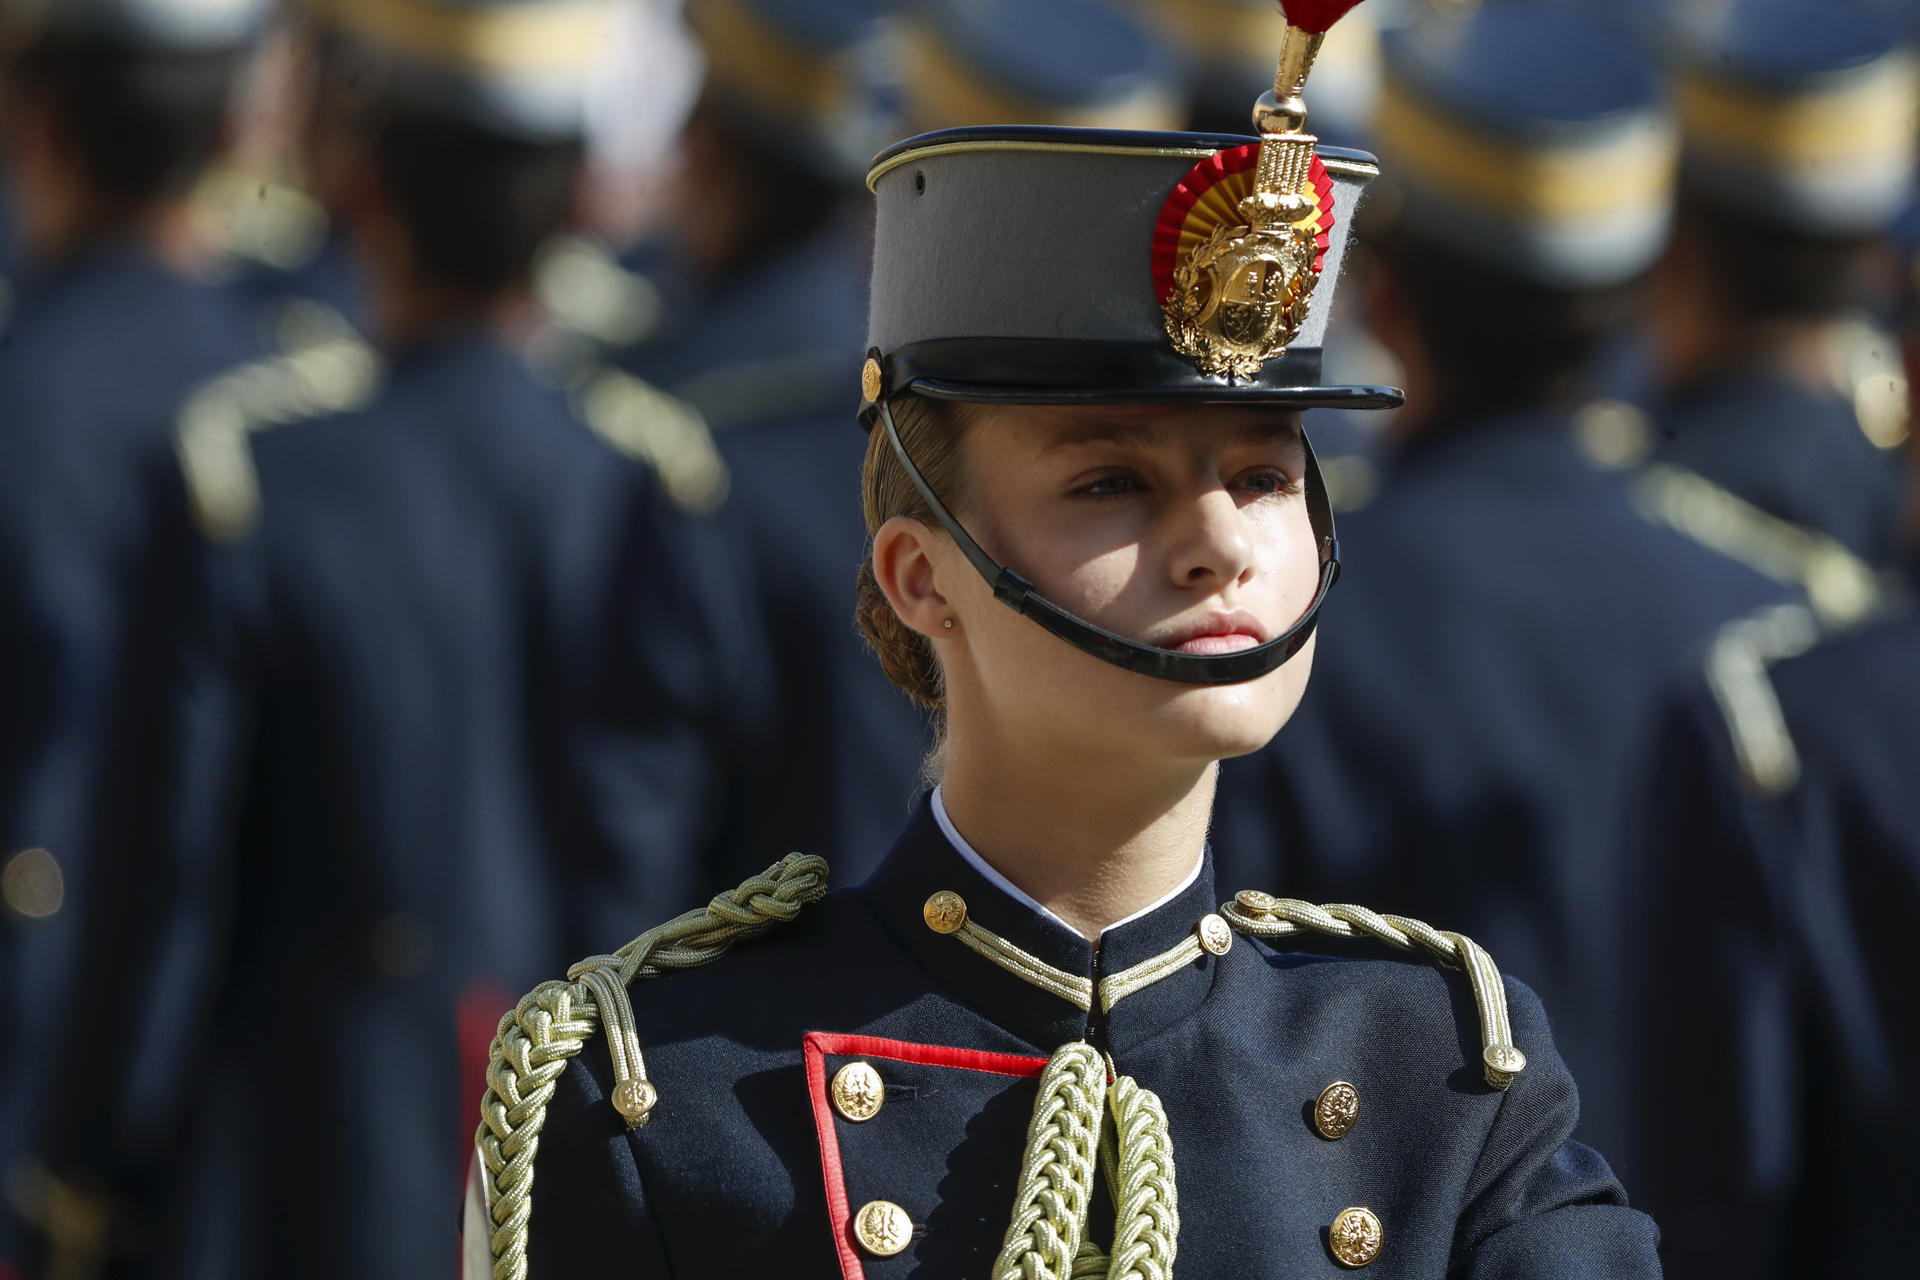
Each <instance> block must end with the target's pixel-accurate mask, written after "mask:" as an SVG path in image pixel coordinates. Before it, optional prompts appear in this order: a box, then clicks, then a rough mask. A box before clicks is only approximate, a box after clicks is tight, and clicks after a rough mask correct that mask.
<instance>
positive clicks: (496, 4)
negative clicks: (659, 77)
mask: <svg viewBox="0 0 1920 1280" xmlns="http://www.w3.org/2000/svg"><path fill="white" fill-rule="evenodd" d="M615 2H616V0H306V4H307V8H308V9H309V11H310V12H312V13H313V14H314V15H315V16H316V17H317V18H318V19H319V20H320V21H321V22H322V23H323V24H324V25H325V26H326V27H327V28H329V29H330V30H332V31H333V32H335V33H336V34H337V35H339V36H340V37H342V39H343V42H344V45H345V47H346V48H347V49H348V50H349V51H350V52H351V53H352V54H354V55H357V57H358V59H359V62H360V67H359V68H358V70H359V72H360V73H361V74H363V75H364V76H365V77H366V79H367V81H368V82H369V83H370V84H371V85H372V86H373V87H374V88H375V89H376V90H377V91H378V92H381V93H384V94H388V95H391V96H393V97H395V98H401V99H405V100H408V101H411V102H415V103H418V104H420V105H423V106H430V107H434V108H438V109H440V110H443V111H446V112H448V113H450V114H453V115H457V116H461V117H463V118H465V119H468V120H470V121H472V122H473V123H475V124H478V125H480V126H482V127H484V128H487V129H491V130H493V131H495V132H498V133H501V134H504V135H506V136H510V137H523V138H527V139H529V140H533V141H545V140H559V139H565V138H572V137H578V136H580V135H581V134H582V133H584V131H585V129H586V125H587V118H588V114H589V110H590V105H591V103H592V102H593V101H594V99H595V97H596V94H597V92H598V90H599V87H600V80H601V78H602V77H604V76H605V75H608V74H610V73H611V72H612V70H613V68H614V66H615V59H614V58H613V56H612V55H613V53H614V51H615V50H616V49H617V48H618V41H617V29H616V27H615V25H614V16H615V15H614V10H613V5H614V3H615Z"/></svg>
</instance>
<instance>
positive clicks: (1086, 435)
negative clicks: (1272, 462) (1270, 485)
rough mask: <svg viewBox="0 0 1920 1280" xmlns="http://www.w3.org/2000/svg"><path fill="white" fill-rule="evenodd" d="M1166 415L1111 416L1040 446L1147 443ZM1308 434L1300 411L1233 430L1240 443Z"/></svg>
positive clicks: (1046, 451)
mask: <svg viewBox="0 0 1920 1280" xmlns="http://www.w3.org/2000/svg"><path fill="white" fill-rule="evenodd" d="M1166 421H1167V420H1166V419H1164V418H1161V419H1153V420H1150V421H1134V422H1129V421H1126V420H1125V419H1109V420H1105V421H1099V422H1088V423H1082V424H1078V425H1075V426H1072V427H1068V428H1065V429H1063V430H1062V431H1061V432H1060V433H1059V434H1058V435H1056V436H1055V437H1054V438H1053V439H1052V440H1049V441H1048V442H1047V443H1046V444H1044V445H1042V446H1041V448H1040V455H1041V456H1042V457H1046V456H1048V455H1050V454H1054V453H1058V452H1060V451H1061V450H1063V449H1071V448H1075V447H1077V446H1080V445H1089V444H1117V445H1134V444H1141V443H1144V442H1146V441H1148V440H1150V439H1151V438H1153V437H1154V436H1156V435H1158V434H1159V433H1160V432H1161V431H1162V430H1163V429H1165V423H1166ZM1305 436H1306V432H1305V430H1304V429H1303V428H1302V427H1301V424H1300V418H1299V415H1298V414H1290V413H1288V414H1275V415H1273V416H1272V417H1261V418H1257V419H1253V420H1250V421H1248V422H1244V423H1241V424H1240V425H1238V426H1236V427H1235V428H1234V430H1233V438H1234V442H1235V443H1236V444H1246V443H1258V444H1266V443H1269V442H1271V441H1274V440H1284V441H1286V442H1292V441H1296V440H1303V439H1304V438H1305Z"/></svg>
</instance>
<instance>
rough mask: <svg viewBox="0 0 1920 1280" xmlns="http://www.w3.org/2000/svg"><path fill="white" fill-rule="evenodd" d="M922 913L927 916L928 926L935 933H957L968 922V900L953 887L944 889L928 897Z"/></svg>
mask: <svg viewBox="0 0 1920 1280" xmlns="http://www.w3.org/2000/svg"><path fill="white" fill-rule="evenodd" d="M921 914H923V915H925V916H926V918H927V928H929V929H931V930H933V931H934V932H935V933H957V932H959V930H960V926H961V925H963V924H965V923H966V922H967V900H966V899H965V898H963V897H961V896H960V895H959V894H957V893H955V892H954V891H953V890H951V889H942V890H941V891H940V892H938V893H936V894H934V895H933V896H932V897H931V898H928V899H927V905H926V906H925V907H924V908H922V910H921Z"/></svg>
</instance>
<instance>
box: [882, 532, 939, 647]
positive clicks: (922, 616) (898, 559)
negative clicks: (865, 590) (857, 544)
mask: <svg viewBox="0 0 1920 1280" xmlns="http://www.w3.org/2000/svg"><path fill="white" fill-rule="evenodd" d="M938 537H939V535H937V534H935V533H934V531H933V530H932V529H930V528H928V527H927V526H926V525H924V524H921V523H920V522H919V521H918V520H910V519H908V518H907V517H906V516H895V517H894V518H893V519H891V520H889V521H887V522H886V523H885V524H883V525H881V526H880V531H879V532H878V533H876V534H874V535H873V577H874V580H875V581H876V582H878V583H879V584H880V591H881V593H882V594H884V595H885V596H886V597H887V603H889V604H891V605H892V606H893V611H894V612H895V613H897V614H899V615H900V620H901V621H902V622H904V623H906V624H907V625H908V626H909V627H912V628H913V629H914V630H915V631H918V632H919V633H920V634H921V635H923V636H926V637H928V638H929V639H944V638H945V637H947V636H949V635H951V634H952V632H950V631H948V630H947V629H946V628H945V627H944V626H943V625H942V624H944V623H945V622H947V621H948V620H949V619H951V618H952V617H953V608H952V606H951V605H950V604H949V603H948V601H947V598H946V596H944V595H942V594H941V593H940V590H939V587H938V586H937V585H936V583H935V581H934V569H935V563H936V562H935V558H934V547H935V542H936V540H937V538H938Z"/></svg>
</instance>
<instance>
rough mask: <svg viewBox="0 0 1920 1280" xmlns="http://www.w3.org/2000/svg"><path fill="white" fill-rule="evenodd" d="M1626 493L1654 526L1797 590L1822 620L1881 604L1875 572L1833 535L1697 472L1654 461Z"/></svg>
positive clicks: (1857, 614)
mask: <svg viewBox="0 0 1920 1280" xmlns="http://www.w3.org/2000/svg"><path fill="white" fill-rule="evenodd" d="M1630 492H1631V493H1632V496H1633V501H1634V505H1635V507H1637V508H1638V509H1639V511H1640V513H1641V514H1642V515H1643V516H1645V517H1646V518H1647V519H1648V520H1651V521H1653V522H1654V523H1655V524H1661V525H1665V526H1667V527H1668V528H1670V529H1673V530H1675V531H1677V532H1679V533H1682V534H1685V535H1686V536H1687V537H1689V538H1691V539H1693V540H1694V541H1695V542H1698V543H1700V544H1701V545H1702V546H1705V547H1708V548H1710V549H1712V550H1714V551H1717V552H1719V553H1720V554H1721V555H1724V556H1726V557H1727V558H1729V559H1731V560H1735V561H1738V562H1739V563H1741V564H1744V565H1746V566H1747V567H1748V568H1751V569H1754V570H1757V571H1758V572H1760V573H1762V574H1765V575H1766V576H1767V577H1769V578H1772V579H1773V580H1774V581H1775V582H1778V583H1781V584H1783V585H1785V586H1793V587H1799V588H1801V589H1802V590H1804V591H1805V592H1806V595H1807V599H1808V600H1809V601H1811V602H1812V604H1813V607H1814V609H1815V611H1816V612H1818V614H1819V615H1820V620H1821V621H1822V622H1824V623H1827V624H1829V625H1846V624H1850V623H1854V622H1857V621H1859V620H1861V619H1863V618H1866V617H1869V616H1871V615H1872V614H1873V613H1875V612H1876V611H1877V610H1878V609H1879V608H1880V607H1881V604H1882V587H1881V584H1880V579H1879V577H1878V576H1877V575H1876V574H1875V572H1874V570H1873V568H1872V567H1871V566H1870V565H1868V564H1867V562H1866V561H1864V560H1862V559H1861V558H1860V557H1859V556H1857V555H1855V554H1854V553H1853V552H1851V551H1849V550H1848V549H1847V548H1846V547H1845V546H1844V545H1843V544H1842V543H1840V542H1839V541H1838V540H1836V539H1834V538H1831V537H1829V536H1827V535H1826V534H1824V533H1818V532H1815V531H1814V530H1812V529H1805V528H1802V527H1801V526H1799V525H1797V524H1794V523H1793V522H1791V521H1788V520H1782V519H1781V518H1780V517H1778V516H1775V515H1769V514H1768V513H1767V512H1765V511H1762V510H1761V509H1760V508H1758V507H1756V506H1754V505H1753V504H1752V503H1750V502H1748V501H1747V500H1746V499H1744V498H1741V497H1739V496H1738V495H1736V494H1733V493H1729V492H1728V491H1727V490H1725V489H1723V488H1721V487H1720V486H1719V485H1717V484H1715V483H1714V482H1713V481H1711V480H1709V479H1707V478H1706V477H1705V476H1702V475H1700V474H1698V473H1697V472H1694V471H1690V470H1688V469H1687V468H1685V467H1681V466H1676V465H1674V464H1672V463H1666V462H1660V463H1654V464H1652V465H1650V466H1648V467H1646V468H1645V469H1644V470H1642V471H1640V472H1639V473H1638V474H1636V475H1635V476H1634V477H1633V479H1632V482H1631V489H1630Z"/></svg>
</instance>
